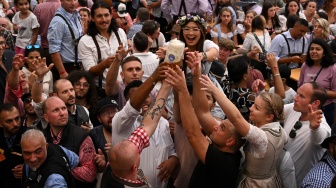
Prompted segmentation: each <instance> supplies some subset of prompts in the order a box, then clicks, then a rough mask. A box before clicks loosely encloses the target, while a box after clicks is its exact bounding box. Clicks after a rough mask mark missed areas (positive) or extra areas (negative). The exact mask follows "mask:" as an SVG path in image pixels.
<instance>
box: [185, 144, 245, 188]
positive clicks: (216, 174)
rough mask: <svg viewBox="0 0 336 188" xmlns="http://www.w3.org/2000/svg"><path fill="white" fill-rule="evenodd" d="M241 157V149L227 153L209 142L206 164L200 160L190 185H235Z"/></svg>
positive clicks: (191, 187) (192, 187)
mask: <svg viewBox="0 0 336 188" xmlns="http://www.w3.org/2000/svg"><path fill="white" fill-rule="evenodd" d="M241 157H242V155H241V153H240V151H238V152H237V153H235V154H232V153H226V152H223V151H220V150H219V149H217V148H215V147H214V146H213V145H212V144H209V147H208V150H207V153H206V156H205V164H203V163H202V162H201V161H198V163H197V165H196V167H195V169H194V172H193V174H192V176H191V178H190V183H189V187H190V188H195V187H225V188H226V187H235V185H236V183H237V177H238V171H239V165H240V159H241Z"/></svg>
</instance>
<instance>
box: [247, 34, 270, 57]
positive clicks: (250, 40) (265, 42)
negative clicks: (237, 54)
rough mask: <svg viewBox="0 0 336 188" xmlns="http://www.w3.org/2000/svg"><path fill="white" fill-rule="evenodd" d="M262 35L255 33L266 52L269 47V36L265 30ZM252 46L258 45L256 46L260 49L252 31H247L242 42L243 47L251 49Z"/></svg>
mask: <svg viewBox="0 0 336 188" xmlns="http://www.w3.org/2000/svg"><path fill="white" fill-rule="evenodd" d="M264 33H265V34H264V35H259V36H258V35H257V37H258V39H259V41H260V43H261V45H262V46H263V47H264V49H265V50H266V51H267V52H268V51H269V49H270V47H271V37H270V35H269V33H268V32H267V31H264ZM254 46H258V48H259V49H260V50H261V51H262V48H261V46H260V45H259V43H258V42H257V40H256V38H255V37H254V35H253V34H252V33H247V34H246V37H245V40H244V43H243V49H244V50H248V51H251V50H252V48H253V47H254Z"/></svg>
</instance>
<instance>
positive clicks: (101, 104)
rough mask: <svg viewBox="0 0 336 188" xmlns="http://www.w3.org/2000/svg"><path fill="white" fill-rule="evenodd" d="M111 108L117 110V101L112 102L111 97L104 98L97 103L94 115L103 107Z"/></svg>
mask: <svg viewBox="0 0 336 188" xmlns="http://www.w3.org/2000/svg"><path fill="white" fill-rule="evenodd" d="M108 106H113V107H116V108H118V107H119V106H118V103H117V101H115V100H114V98H112V97H105V98H103V99H101V100H99V101H98V102H97V108H96V115H98V114H99V113H100V112H101V111H103V109H104V108H105V107H108Z"/></svg>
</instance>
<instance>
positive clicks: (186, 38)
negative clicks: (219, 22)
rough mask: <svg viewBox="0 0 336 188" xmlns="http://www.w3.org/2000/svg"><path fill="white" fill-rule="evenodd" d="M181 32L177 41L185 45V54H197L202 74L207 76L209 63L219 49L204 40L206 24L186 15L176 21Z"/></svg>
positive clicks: (201, 19) (197, 18)
mask: <svg viewBox="0 0 336 188" xmlns="http://www.w3.org/2000/svg"><path fill="white" fill-rule="evenodd" d="M177 24H178V25H180V26H181V28H182V30H181V32H180V34H179V39H180V40H181V41H182V42H184V43H185V45H186V47H187V52H195V51H197V52H198V56H199V57H201V59H202V62H203V68H202V73H203V74H208V73H209V70H210V67H211V62H212V61H214V60H215V59H216V58H217V57H218V51H219V47H218V45H217V44H215V43H214V42H213V41H211V40H206V39H205V37H206V36H205V35H206V22H205V20H204V19H203V18H201V17H200V16H199V15H197V14H193V13H191V14H187V15H186V16H182V17H180V18H179V19H178V20H177Z"/></svg>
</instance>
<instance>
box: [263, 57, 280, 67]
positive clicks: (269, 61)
mask: <svg viewBox="0 0 336 188" xmlns="http://www.w3.org/2000/svg"><path fill="white" fill-rule="evenodd" d="M266 60H267V65H268V66H269V67H271V68H275V67H278V62H277V60H276V58H275V55H274V54H267V55H266Z"/></svg>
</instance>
